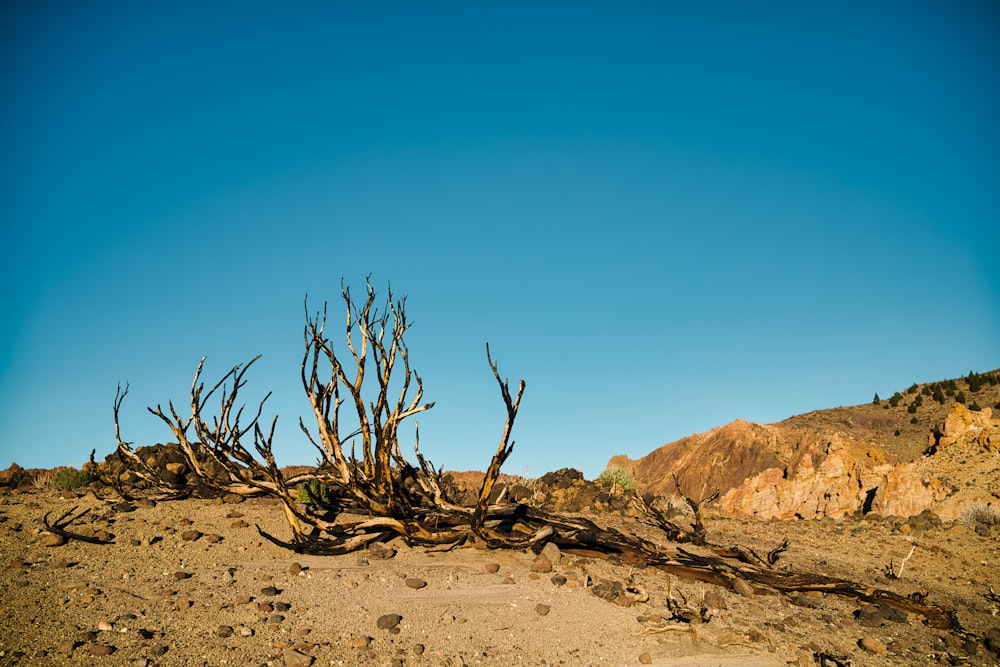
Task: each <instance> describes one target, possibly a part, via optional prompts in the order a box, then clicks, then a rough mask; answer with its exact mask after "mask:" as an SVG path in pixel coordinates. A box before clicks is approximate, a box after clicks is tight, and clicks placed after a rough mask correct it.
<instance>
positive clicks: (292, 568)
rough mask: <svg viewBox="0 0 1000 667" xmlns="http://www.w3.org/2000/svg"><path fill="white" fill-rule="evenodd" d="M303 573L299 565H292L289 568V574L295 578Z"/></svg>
mask: <svg viewBox="0 0 1000 667" xmlns="http://www.w3.org/2000/svg"><path fill="white" fill-rule="evenodd" d="M301 571H302V566H301V565H299V564H298V563H292V564H291V565H289V566H288V574H290V575H292V576H295V575H297V574H298V573H299V572H301Z"/></svg>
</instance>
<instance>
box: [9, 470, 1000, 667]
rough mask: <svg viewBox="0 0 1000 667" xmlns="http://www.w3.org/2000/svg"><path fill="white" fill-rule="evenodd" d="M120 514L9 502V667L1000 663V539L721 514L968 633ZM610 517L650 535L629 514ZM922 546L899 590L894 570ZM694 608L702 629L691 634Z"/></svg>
mask: <svg viewBox="0 0 1000 667" xmlns="http://www.w3.org/2000/svg"><path fill="white" fill-rule="evenodd" d="M119 502H120V499H118V498H116V497H112V496H110V495H109V496H107V497H98V496H97V495H95V494H94V493H92V492H91V493H89V494H87V495H84V496H82V497H79V498H73V499H61V498H60V497H59V495H58V494H57V493H56V492H53V491H48V490H46V491H42V490H36V491H29V492H19V493H8V494H5V495H2V496H0V665H137V666H138V665H145V666H147V667H149V666H150V665H310V664H311V665H386V666H389V665H456V666H457V665H513V664H524V665H639V664H655V665H678V666H696V665H697V666H706V667H707V666H708V665H713V666H714V665H738V666H743V667H751V666H752V667H771V666H778V665H786V664H798V665H815V664H827V665H835V664H838V662H839V664H845V665H846V664H848V663H849V664H852V665H855V666H865V665H922V664H968V665H994V664H1000V658H998V657H997V654H996V653H993V652H992V651H991V650H990V649H989V648H988V647H987V645H988V644H989V641H988V640H987V636H988V635H989V633H990V631H991V630H992V631H993V632H994V633H995V634H996V633H1000V617H997V613H998V599H997V598H996V597H994V596H991V594H990V589H991V587H992V589H993V590H994V591H1000V535H998V533H997V531H996V530H994V531H993V532H992V533H987V534H985V535H980V534H976V533H975V532H972V531H969V530H967V529H966V528H965V527H964V526H961V525H951V524H947V523H946V524H943V525H940V526H929V527H926V528H922V527H920V526H917V527H911V525H910V524H906V523H902V522H901V521H889V520H878V521H872V520H865V521H857V520H844V521H836V522H835V521H831V520H824V521H808V522H806V521H799V522H789V523H776V522H771V523H761V522H753V521H748V520H734V519H729V518H725V517H709V520H708V526H709V538H710V539H711V540H712V541H713V542H716V543H721V544H732V543H739V544H743V545H746V546H750V547H753V548H754V549H756V550H758V551H767V550H769V549H771V548H774V547H775V546H777V545H779V544H780V543H781V541H782V540H784V539H786V538H787V539H788V540H790V542H791V546H790V548H789V549H788V551H787V552H786V553H785V555H784V557H783V559H782V560H781V561H780V563H779V564H780V565H781V566H784V567H792V568H794V569H797V570H806V571H810V572H819V573H823V574H827V575H831V576H838V577H844V578H848V579H852V580H855V581H858V582H861V583H863V584H865V585H871V586H877V587H881V588H888V589H890V590H893V591H896V592H899V593H903V594H906V595H909V594H911V593H914V592H919V593H927V594H928V595H929V597H928V600H929V601H932V602H934V603H935V604H938V605H940V606H944V607H947V608H950V609H954V610H956V612H957V616H958V619H959V621H960V622H961V624H962V626H963V632H954V631H944V630H935V629H932V628H930V627H928V626H927V625H926V624H925V623H923V622H922V619H921V618H919V617H915V616H912V615H911V616H907V615H906V614H905V613H904V614H899V613H890V612H889V611H888V610H885V609H879V608H874V607H869V606H864V605H859V604H858V603H857V602H856V601H854V600H849V599H843V598H837V597H832V596H815V597H813V596H810V595H798V596H784V595H761V594H756V595H752V596H747V595H739V594H737V593H736V592H733V591H730V590H727V589H722V588H719V587H717V586H713V585H709V584H703V583H700V582H696V581H690V580H686V579H681V578H678V577H676V576H671V575H667V574H665V573H663V572H660V571H654V570H640V569H635V568H629V567H626V566H620V565H615V564H614V563H613V562H608V561H605V560H597V559H592V558H585V557H581V556H575V555H572V554H568V553H562V554H561V557H559V558H557V559H556V560H557V561H558V562H557V563H555V564H554V567H553V568H552V570H551V571H548V572H533V571H532V565H533V563H534V562H535V554H533V553H530V552H490V551H481V550H478V549H474V548H463V549H456V550H453V551H450V552H432V551H427V550H424V549H412V548H409V547H407V546H406V545H405V544H404V543H402V541H400V540H396V541H393V542H391V543H390V544H389V545H388V546H389V547H390V549H388V550H386V549H381V550H377V551H365V552H361V553H356V554H351V555H347V556H337V557H314V556H300V555H297V554H295V553H292V552H289V551H286V550H283V549H281V548H279V547H277V546H275V545H273V544H271V543H270V542H268V541H266V540H264V539H262V538H261V537H260V535H259V534H258V532H257V529H256V528H255V525H259V526H260V527H262V528H263V529H265V530H267V531H269V532H272V533H274V534H276V535H278V536H280V537H287V536H288V530H287V527H286V526H285V525H284V519H283V518H282V515H281V512H280V510H279V508H278V507H276V506H274V505H273V504H270V503H268V502H266V501H261V500H250V501H247V502H244V503H241V504H237V505H227V504H221V503H214V502H212V501H204V500H185V501H172V502H161V503H157V504H155V505H154V504H152V503H138V504H137V506H136V507H135V509H132V510H129V508H127V507H124V506H120V507H118V508H117V509H116V505H117V504H118V503H119ZM73 507H76V508H77V510H76V511H77V512H81V511H83V510H89V512H88V513H87V514H86V515H85V516H83V517H81V518H80V519H79V520H78V521H77V522H75V523H74V524H73V525H72V526H70V527H68V528H67V529H68V530H72V531H74V532H82V533H87V534H89V533H91V532H93V533H97V534H100V531H106V532H107V533H109V534H110V535H111V536H112V537H113V543H112V544H107V545H98V544H89V543H84V542H80V541H70V542H68V543H66V544H64V545H61V546H45V543H46V541H47V540H48V539H49V538H51V535H50V534H49V533H47V532H46V531H45V530H44V527H43V526H42V524H41V519H42V517H43V516H44V515H45V514H46V513H49V512H51V515H50V519H54V518H58V517H59V516H60V515H62V514H63V513H65V512H66V511H68V510H70V509H71V508H73ZM592 518H595V519H596V520H597V521H598V523H601V522H605V523H609V524H614V525H616V526H619V527H624V528H629V529H633V530H636V531H641V530H646V528H640V527H638V526H637V525H633V524H631V523H630V520H629V519H627V518H625V517H622V516H620V515H617V514H615V515H607V516H600V517H592ZM192 531H194V532H192ZM196 533H197V534H196ZM648 536H649V537H655V534H654V533H649V534H648ZM192 538H196V539H192ZM914 547H915V548H914ZM911 548H912V549H913V553H912V556H911V557H910V558H909V559H908V560H907V562H906V565H905V569H904V571H903V574H902V577H901V578H899V579H889V578H886V576H885V574H884V568H885V566H887V565H888V564H889V561H890V559H891V560H892V561H893V562H894V564H895V566H896V567H897V568H898V564H899V563H900V562H901V560H902V559H903V558H904V557H906V556H907V554H909V553H910V551H911ZM387 556H388V557H387ZM602 582H605V583H606V582H620V583H621V584H622V585H623V586H628V587H631V588H630V590H631V591H632V595H631V596H630V601H631V604H629V606H625V603H626V600H624V599H622V600H619V603H616V602H611V601H608V600H606V599H602V598H601V597H598V596H597V595H595V594H594V593H595V591H599V590H601V588H600V586H599V584H601V583H602ZM646 596H648V600H643V598H645V597H646ZM668 599H670V600H672V602H671V603H670V605H668ZM680 608H689V609H692V610H696V611H697V615H698V616H699V618H695V622H693V623H684V622H678V621H677V620H676V616H675V612H676V610H677V609H680ZM397 617H398V618H397ZM704 619H707V620H704ZM998 641H1000V636H998ZM998 648H1000V647H998ZM101 653H108V654H107V655H97V654H101ZM834 658H835V659H836V660H837V661H833V659H834Z"/></svg>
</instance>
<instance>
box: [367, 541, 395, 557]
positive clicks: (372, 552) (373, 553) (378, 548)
mask: <svg viewBox="0 0 1000 667" xmlns="http://www.w3.org/2000/svg"><path fill="white" fill-rule="evenodd" d="M368 555H369V556H370V557H371V558H375V559H378V560H387V559H389V558H392V557H393V556H395V555H396V550H395V549H393V548H392V547H390V546H389V545H388V544H383V543H382V542H372V543H371V544H369V545H368Z"/></svg>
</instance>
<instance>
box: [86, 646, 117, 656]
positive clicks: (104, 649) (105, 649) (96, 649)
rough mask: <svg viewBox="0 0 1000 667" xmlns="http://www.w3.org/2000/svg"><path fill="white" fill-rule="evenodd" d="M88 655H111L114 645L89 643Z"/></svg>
mask: <svg viewBox="0 0 1000 667" xmlns="http://www.w3.org/2000/svg"><path fill="white" fill-rule="evenodd" d="M89 650H90V655H111V654H112V653H114V652H115V647H114V646H111V645H109V644H91V645H90V649H89Z"/></svg>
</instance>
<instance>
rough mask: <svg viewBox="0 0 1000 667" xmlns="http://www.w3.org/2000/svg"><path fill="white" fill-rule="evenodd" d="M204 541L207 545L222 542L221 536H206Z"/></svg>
mask: <svg viewBox="0 0 1000 667" xmlns="http://www.w3.org/2000/svg"><path fill="white" fill-rule="evenodd" d="M205 541H206V542H208V543H209V544H218V543H219V542H221V541H222V535H206V536H205Z"/></svg>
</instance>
